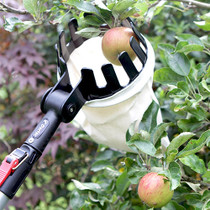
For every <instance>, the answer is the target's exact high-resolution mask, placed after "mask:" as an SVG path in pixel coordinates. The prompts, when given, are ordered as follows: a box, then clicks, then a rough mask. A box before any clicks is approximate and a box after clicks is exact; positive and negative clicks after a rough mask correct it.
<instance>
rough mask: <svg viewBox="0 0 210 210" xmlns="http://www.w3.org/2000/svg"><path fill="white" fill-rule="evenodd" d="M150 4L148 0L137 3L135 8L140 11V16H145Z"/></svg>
mask: <svg viewBox="0 0 210 210" xmlns="http://www.w3.org/2000/svg"><path fill="white" fill-rule="evenodd" d="M148 7H149V4H148V2H147V1H146V0H141V1H137V3H136V4H135V8H136V9H138V14H139V15H140V16H143V15H144V14H145V13H146V12H147V11H148Z"/></svg>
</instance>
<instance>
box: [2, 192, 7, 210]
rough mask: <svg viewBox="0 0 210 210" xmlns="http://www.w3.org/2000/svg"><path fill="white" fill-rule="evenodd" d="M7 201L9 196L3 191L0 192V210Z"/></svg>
mask: <svg viewBox="0 0 210 210" xmlns="http://www.w3.org/2000/svg"><path fill="white" fill-rule="evenodd" d="M8 202H9V198H8V197H7V196H6V195H5V194H4V193H2V192H0V210H3V209H4V208H5V207H6V205H7V203H8Z"/></svg>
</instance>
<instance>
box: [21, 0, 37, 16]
mask: <svg viewBox="0 0 210 210" xmlns="http://www.w3.org/2000/svg"><path fill="white" fill-rule="evenodd" d="M23 5H24V7H25V9H26V10H27V11H28V12H29V13H30V14H32V15H33V16H34V17H36V15H37V11H38V0H23Z"/></svg>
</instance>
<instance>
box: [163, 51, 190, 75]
mask: <svg viewBox="0 0 210 210" xmlns="http://www.w3.org/2000/svg"><path fill="white" fill-rule="evenodd" d="M165 55H166V61H167V63H168V65H169V67H170V68H171V69H172V70H173V71H174V72H176V73H177V74H179V75H181V76H187V75H188V74H189V73H190V61H189V60H188V58H187V56H186V55H185V54H183V53H175V54H171V53H165Z"/></svg>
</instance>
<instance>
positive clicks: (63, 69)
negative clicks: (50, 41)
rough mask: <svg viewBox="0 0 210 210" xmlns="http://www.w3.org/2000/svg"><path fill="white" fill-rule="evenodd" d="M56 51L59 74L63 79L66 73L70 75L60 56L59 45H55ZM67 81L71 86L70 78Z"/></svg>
mask: <svg viewBox="0 0 210 210" xmlns="http://www.w3.org/2000/svg"><path fill="white" fill-rule="evenodd" d="M55 50H56V57H57V72H58V73H59V76H60V77H61V76H62V75H63V74H64V73H65V72H67V74H68V69H67V65H66V62H65V61H64V60H63V58H62V57H61V56H60V52H59V48H58V45H57V44H56V45H55ZM68 75H69V74H68ZM66 77H67V76H66ZM65 81H66V83H68V84H70V80H69V76H68V79H65Z"/></svg>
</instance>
